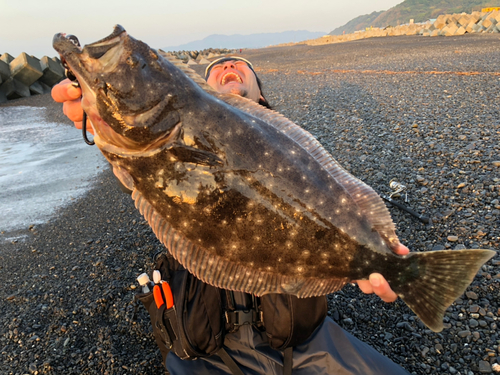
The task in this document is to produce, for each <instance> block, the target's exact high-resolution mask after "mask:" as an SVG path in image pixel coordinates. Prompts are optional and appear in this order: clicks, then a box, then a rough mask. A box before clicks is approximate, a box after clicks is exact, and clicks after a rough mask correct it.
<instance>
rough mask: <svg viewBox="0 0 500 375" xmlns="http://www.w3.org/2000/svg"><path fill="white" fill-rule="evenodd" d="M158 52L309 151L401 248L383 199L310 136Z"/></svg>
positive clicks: (211, 91)
mask: <svg viewBox="0 0 500 375" xmlns="http://www.w3.org/2000/svg"><path fill="white" fill-rule="evenodd" d="M158 52H159V53H160V54H161V55H162V56H163V57H164V58H165V59H167V60H168V61H170V62H171V63H172V64H174V65H175V66H176V67H177V68H179V69H180V70H181V71H182V72H183V73H184V74H186V75H187V76H188V77H189V78H191V79H192V80H193V81H194V82H195V83H197V84H198V85H199V86H200V87H201V88H202V89H203V90H205V91H206V92H207V93H209V94H211V95H213V96H215V97H217V98H218V99H220V100H222V101H224V102H226V103H227V104H229V105H231V106H233V107H235V108H238V109H239V110H242V111H244V112H246V113H248V114H250V115H252V116H254V117H256V118H258V119H261V120H263V121H266V122H267V123H269V124H270V125H272V126H274V127H275V128H277V129H279V130H281V131H282V132H283V133H285V134H286V135H287V136H289V137H290V138H292V139H293V140H294V141H295V142H297V143H298V144H299V145H300V146H301V147H303V148H304V149H305V150H307V151H308V152H309V153H310V154H311V155H312V156H313V157H314V158H315V159H316V160H317V161H318V162H319V163H320V164H321V165H322V166H323V167H324V168H325V169H326V170H327V171H328V172H329V173H330V175H331V176H332V177H333V178H334V179H335V181H337V182H338V183H339V184H340V185H341V186H343V187H344V189H345V190H346V191H347V193H348V194H349V195H350V196H351V197H352V198H353V199H354V201H355V202H356V204H357V205H358V206H359V208H360V209H361V210H362V211H363V212H364V214H365V216H366V217H367V218H368V220H369V221H370V223H371V224H372V227H373V229H374V230H376V231H377V232H378V233H380V235H381V236H382V237H383V238H384V240H385V241H386V242H387V244H388V245H389V246H390V247H391V248H394V247H396V245H398V244H399V240H398V237H397V236H396V229H395V226H394V223H393V221H392V218H391V214H390V213H389V210H388V209H387V206H386V205H385V203H384V201H383V200H382V198H380V196H379V195H378V194H377V193H376V192H375V191H374V190H373V189H372V188H371V187H370V186H368V185H367V184H365V183H364V182H363V181H361V180H359V179H358V178H356V177H354V176H353V175H351V174H350V173H349V172H347V171H346V170H345V169H344V168H343V167H342V166H341V165H340V164H339V163H338V162H337V161H336V160H335V159H334V158H333V157H332V156H331V155H330V154H329V153H328V152H327V151H326V150H325V149H324V148H323V146H322V145H321V144H320V143H319V142H318V140H317V139H316V138H314V137H313V136H312V135H311V134H310V133H309V132H307V131H306V130H304V129H302V128H301V127H300V126H298V125H296V124H295V123H293V122H292V121H290V120H289V119H287V118H286V117H285V116H283V115H282V114H280V113H278V112H276V111H273V110H270V109H268V108H265V107H263V106H261V105H260V104H257V103H256V102H254V101H252V100H250V99H246V98H242V97H241V96H238V95H234V94H220V93H218V92H217V91H215V90H214V89H213V88H212V87H210V86H209V85H208V84H207V83H206V81H205V80H204V79H203V78H202V77H201V76H200V75H199V74H198V73H196V72H195V71H194V70H193V69H191V68H189V67H188V66H187V65H186V64H184V63H183V62H182V61H181V60H179V59H178V58H176V57H175V56H173V55H171V54H168V53H166V52H165V51H162V50H161V49H160V50H158Z"/></svg>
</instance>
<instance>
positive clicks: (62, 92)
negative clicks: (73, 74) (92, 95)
mask: <svg viewBox="0 0 500 375" xmlns="http://www.w3.org/2000/svg"><path fill="white" fill-rule="evenodd" d="M51 95H52V99H54V100H55V101H56V102H58V103H64V102H67V101H69V100H75V99H78V98H79V97H80V96H82V90H81V89H80V88H79V87H75V86H74V85H73V82H71V81H70V80H69V79H65V80H64V81H61V82H59V83H58V84H57V85H55V86H54V87H53V88H52V91H51Z"/></svg>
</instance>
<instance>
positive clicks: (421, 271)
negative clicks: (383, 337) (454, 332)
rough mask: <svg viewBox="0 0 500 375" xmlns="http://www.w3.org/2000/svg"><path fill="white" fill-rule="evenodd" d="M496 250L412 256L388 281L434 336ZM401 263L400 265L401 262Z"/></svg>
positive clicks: (453, 251) (415, 254)
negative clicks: (453, 305)
mask: <svg viewBox="0 0 500 375" xmlns="http://www.w3.org/2000/svg"><path fill="white" fill-rule="evenodd" d="M495 254H496V252H495V251H493V250H440V251H430V252H426V253H411V254H410V255H408V256H406V257H404V258H403V259H402V260H403V262H401V263H400V267H398V268H399V270H398V272H397V273H396V274H395V275H393V277H389V278H387V281H388V282H389V284H390V285H391V288H392V289H393V290H394V292H396V293H397V294H398V295H399V297H400V298H401V299H402V300H403V301H404V302H405V303H406V304H407V305H408V307H410V308H411V309H412V310H413V312H415V314H416V315H417V316H418V317H419V318H420V319H421V320H422V322H423V323H424V324H425V325H426V326H427V327H429V328H430V329H431V330H433V331H434V332H440V331H442V329H443V317H444V313H445V311H446V309H447V308H448V307H449V306H450V305H451V304H452V303H453V302H454V301H455V300H456V299H457V298H458V297H460V296H461V295H462V294H463V293H464V292H465V290H466V289H467V287H468V286H469V285H470V283H471V282H472V280H473V279H474V277H475V276H476V274H477V272H478V271H479V269H480V268H481V266H482V265H483V264H484V263H486V262H487V261H488V260H490V259H491V258H492V257H493V256H494V255H495ZM398 263H399V262H398Z"/></svg>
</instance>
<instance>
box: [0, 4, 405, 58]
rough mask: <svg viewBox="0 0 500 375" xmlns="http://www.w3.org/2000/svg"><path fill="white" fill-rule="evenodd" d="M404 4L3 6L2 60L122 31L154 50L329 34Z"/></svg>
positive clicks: (47, 52) (0, 13)
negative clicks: (217, 40)
mask: <svg viewBox="0 0 500 375" xmlns="http://www.w3.org/2000/svg"><path fill="white" fill-rule="evenodd" d="M402 1H403V0H350V1H340V0H265V1H261V0H252V1H241V0H231V1H228V0H162V1H159V0H134V1H129V0H80V1H73V0H66V1H60V0H44V1H41V0H15V1H14V0H0V55H1V54H3V53H5V52H8V53H9V54H11V55H12V56H13V57H17V56H18V55H19V54H20V53H22V52H26V53H27V54H29V55H33V56H36V57H38V58H41V57H43V56H45V55H46V56H49V57H53V56H56V55H57V53H56V52H55V50H54V49H53V48H52V37H53V36H54V34H56V33H58V32H64V33H67V34H74V35H76V36H77V37H78V39H79V40H80V43H81V44H82V45H84V44H90V43H93V42H95V41H97V40H99V39H102V38H104V37H105V36H107V35H109V34H110V33H111V32H112V30H113V26H114V25H115V24H120V25H122V26H123V27H124V28H125V29H126V30H127V32H128V33H129V34H130V35H132V36H133V37H134V38H136V39H140V40H142V41H144V42H146V43H147V44H149V45H150V46H151V47H153V48H164V47H170V46H177V45H181V44H184V43H188V42H192V41H195V40H200V39H203V38H205V37H207V36H209V35H212V34H224V35H233V34H243V35H248V34H256V33H271V32H282V31H292V30H308V31H320V32H325V33H329V32H330V31H332V30H333V29H335V28H337V27H339V26H342V25H343V24H345V23H347V22H348V21H350V20H351V19H353V18H354V17H357V16H359V15H362V14H369V13H371V12H374V11H380V10H387V9H389V8H391V7H393V6H395V5H397V4H399V3H401V2H402Z"/></svg>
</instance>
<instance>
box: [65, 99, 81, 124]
mask: <svg viewBox="0 0 500 375" xmlns="http://www.w3.org/2000/svg"><path fill="white" fill-rule="evenodd" d="M63 113H64V114H65V115H66V116H67V117H68V118H69V119H70V120H71V121H73V122H76V121H82V120H83V109H82V101H81V99H78V100H73V101H70V102H65V103H64V104H63Z"/></svg>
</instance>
